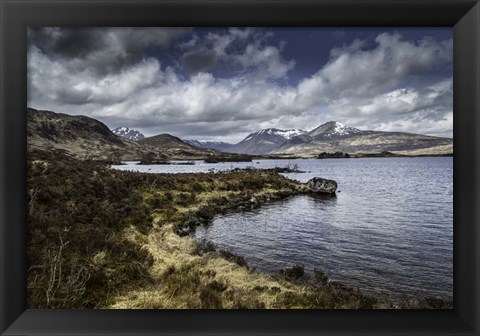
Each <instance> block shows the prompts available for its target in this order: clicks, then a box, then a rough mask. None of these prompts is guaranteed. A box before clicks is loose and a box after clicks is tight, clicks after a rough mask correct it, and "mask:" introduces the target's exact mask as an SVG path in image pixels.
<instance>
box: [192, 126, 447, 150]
mask: <svg viewBox="0 0 480 336" xmlns="http://www.w3.org/2000/svg"><path fill="white" fill-rule="evenodd" d="M292 131H294V132H292ZM282 134H289V135H290V136H288V137H285V136H281V135H282ZM200 143H201V142H200ZM192 144H193V145H195V143H193V142H192ZM224 150H227V151H230V152H233V153H239V154H249V155H301V156H314V155H317V154H318V153H322V152H332V153H335V152H345V153H351V154H363V153H366V154H368V153H381V152H386V151H390V152H398V153H399V154H403V155H409V152H411V153H412V155H419V154H420V155H421V154H422V153H425V155H437V154H438V155H448V154H452V153H453V139H450V138H443V137H435V136H430V135H422V134H415V133H407V132H387V131H373V130H360V129H358V128H354V127H350V126H347V125H344V124H342V123H339V122H337V121H329V122H326V123H324V124H321V125H320V126H318V127H316V128H314V129H312V130H311V131H303V130H299V129H289V130H281V129H277V128H267V129H262V130H259V131H256V132H252V133H250V134H249V135H248V136H247V137H245V138H244V139H243V140H241V141H239V142H238V143H236V144H229V146H228V147H227V146H224Z"/></svg>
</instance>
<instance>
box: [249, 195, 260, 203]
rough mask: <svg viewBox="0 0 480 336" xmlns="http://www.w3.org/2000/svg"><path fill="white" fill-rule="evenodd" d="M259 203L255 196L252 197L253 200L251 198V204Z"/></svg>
mask: <svg viewBox="0 0 480 336" xmlns="http://www.w3.org/2000/svg"><path fill="white" fill-rule="evenodd" d="M257 202H258V201H257V198H256V197H255V196H252V198H250V203H252V204H256V203H257Z"/></svg>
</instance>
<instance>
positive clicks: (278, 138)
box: [241, 128, 305, 143]
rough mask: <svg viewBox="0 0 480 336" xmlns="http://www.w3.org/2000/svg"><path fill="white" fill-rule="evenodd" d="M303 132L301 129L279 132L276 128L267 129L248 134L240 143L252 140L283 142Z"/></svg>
mask: <svg viewBox="0 0 480 336" xmlns="http://www.w3.org/2000/svg"><path fill="white" fill-rule="evenodd" d="M304 133H305V131H302V130H301V129H288V130H281V129H277V128H267V129H263V130H260V131H258V132H254V133H250V134H249V135H248V136H247V137H246V138H245V139H243V140H242V141H241V142H244V141H249V140H252V139H260V138H261V139H268V140H271V141H273V142H276V143H280V142H285V141H286V140H289V139H291V138H293V137H294V136H298V135H302V134H304Z"/></svg>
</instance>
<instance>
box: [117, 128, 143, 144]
mask: <svg viewBox="0 0 480 336" xmlns="http://www.w3.org/2000/svg"><path fill="white" fill-rule="evenodd" d="M112 132H113V134H115V135H118V136H120V137H122V138H125V139H128V140H133V141H139V140H142V139H144V138H145V136H144V135H143V134H142V133H140V132H139V131H137V130H134V129H131V128H128V127H123V126H122V127H117V128H114V129H112Z"/></svg>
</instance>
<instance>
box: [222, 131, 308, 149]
mask: <svg viewBox="0 0 480 336" xmlns="http://www.w3.org/2000/svg"><path fill="white" fill-rule="evenodd" d="M304 133H305V131H302V130H300V129H288V130H281V129H277V128H267V129H263V130H260V131H257V132H253V133H250V134H249V135H248V136H247V137H246V138H245V139H243V140H242V141H240V142H239V143H237V144H236V145H233V146H232V147H231V148H229V150H230V151H231V152H232V153H242V154H265V153H269V152H271V151H273V150H275V149H277V148H279V147H280V146H281V145H282V144H284V143H285V142H287V141H288V140H290V139H292V138H294V137H295V136H299V135H302V134H304Z"/></svg>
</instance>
